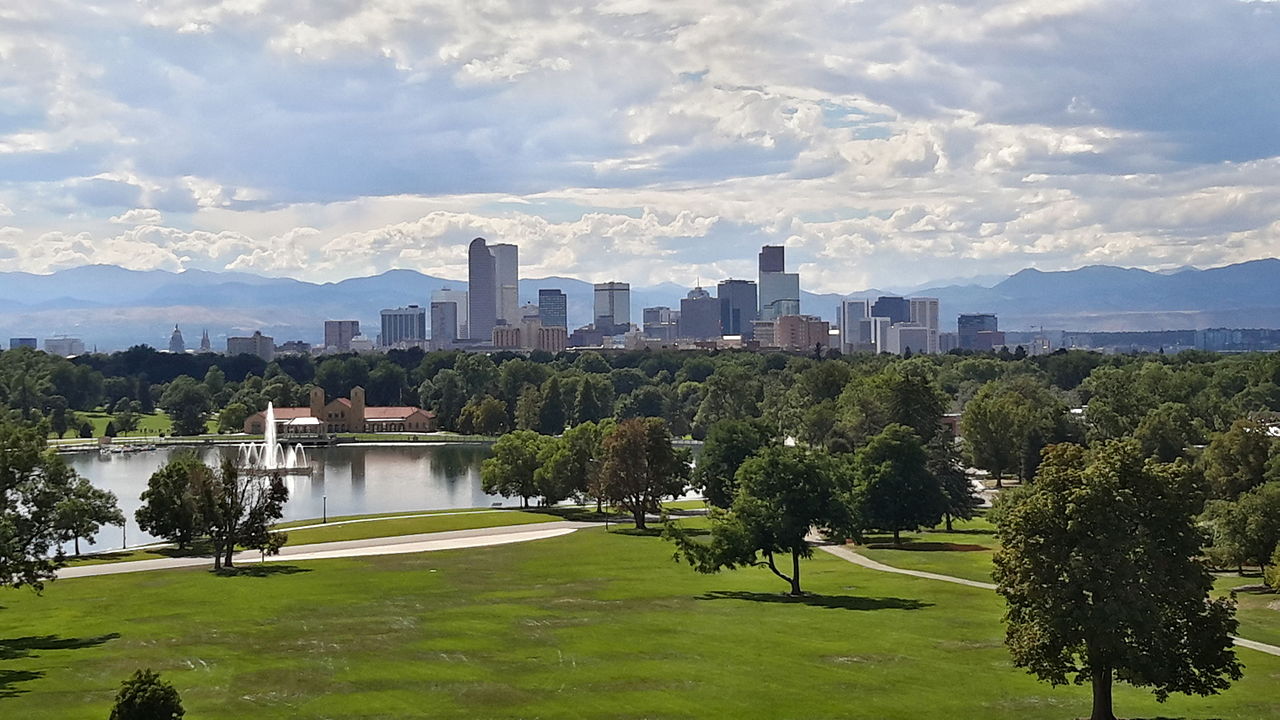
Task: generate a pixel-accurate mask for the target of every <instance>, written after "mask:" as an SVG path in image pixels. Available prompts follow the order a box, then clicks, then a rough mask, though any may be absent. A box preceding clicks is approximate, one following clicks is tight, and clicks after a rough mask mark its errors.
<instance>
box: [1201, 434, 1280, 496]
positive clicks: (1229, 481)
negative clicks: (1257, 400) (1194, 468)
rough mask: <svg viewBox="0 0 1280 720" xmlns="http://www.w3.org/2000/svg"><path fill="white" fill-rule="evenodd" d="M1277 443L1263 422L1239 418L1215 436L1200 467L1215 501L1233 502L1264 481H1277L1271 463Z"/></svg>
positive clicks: (1274, 469)
mask: <svg viewBox="0 0 1280 720" xmlns="http://www.w3.org/2000/svg"><path fill="white" fill-rule="evenodd" d="M1274 452H1276V440H1275V438H1273V437H1272V436H1271V434H1270V432H1269V428H1268V427H1267V426H1266V425H1263V424H1262V423H1258V422H1254V421H1252V420H1246V419H1241V420H1237V421H1236V422H1234V423H1232V424H1231V428H1230V429H1228V430H1227V431H1226V432H1223V433H1217V434H1216V435H1214V436H1213V439H1212V440H1210V441H1209V446H1208V447H1207V448H1205V450H1204V453H1203V454H1202V455H1201V456H1200V467H1201V470H1202V471H1203V472H1204V477H1205V479H1206V480H1208V481H1209V489H1210V491H1211V492H1212V493H1213V496H1214V497H1216V498H1221V499H1224V500H1232V499H1234V498H1236V497H1238V496H1239V495H1240V493H1243V492H1247V491H1248V490H1251V489H1253V488H1255V487H1257V486H1259V485H1261V484H1262V483H1264V482H1266V481H1267V480H1280V474H1277V469H1278V468H1277V465H1276V464H1274V463H1271V457H1272V454H1273V453H1274Z"/></svg>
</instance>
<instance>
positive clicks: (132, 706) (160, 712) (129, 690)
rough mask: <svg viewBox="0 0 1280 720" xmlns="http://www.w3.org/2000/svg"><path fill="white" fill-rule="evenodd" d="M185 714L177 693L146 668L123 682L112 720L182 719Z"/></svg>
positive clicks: (112, 712)
mask: <svg viewBox="0 0 1280 720" xmlns="http://www.w3.org/2000/svg"><path fill="white" fill-rule="evenodd" d="M185 714H186V711H185V710H183V709H182V698H180V697H179V696H178V691H177V690H176V689H174V687H173V685H170V684H169V683H167V682H165V681H163V680H161V679H160V675H159V674H157V673H154V672H152V671H151V669H150V668H147V669H145V670H136V671H134V673H133V676H132V677H130V678H129V679H128V680H125V681H124V683H123V684H122V686H121V688H120V692H119V693H117V694H116V704H115V706H114V707H112V708H111V718H110V720H181V719H182V717H183V715H185Z"/></svg>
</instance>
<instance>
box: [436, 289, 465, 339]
mask: <svg viewBox="0 0 1280 720" xmlns="http://www.w3.org/2000/svg"><path fill="white" fill-rule="evenodd" d="M431 302H432V303H438V302H441V303H453V304H454V306H455V307H457V308H458V317H457V320H455V321H454V329H453V337H454V339H455V340H459V339H465V338H468V337H471V335H470V332H469V330H470V329H469V328H468V323H467V291H466V290H450V289H449V288H448V287H442V288H440V289H439V290H436V291H434V292H432V293H431ZM435 334H436V326H435V323H434V321H433V322H432V324H431V336H432V337H435Z"/></svg>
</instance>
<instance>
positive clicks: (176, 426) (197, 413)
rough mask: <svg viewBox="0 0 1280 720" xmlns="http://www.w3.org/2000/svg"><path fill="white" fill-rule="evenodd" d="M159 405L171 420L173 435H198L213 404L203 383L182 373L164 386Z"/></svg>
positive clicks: (201, 431) (202, 430)
mask: <svg viewBox="0 0 1280 720" xmlns="http://www.w3.org/2000/svg"><path fill="white" fill-rule="evenodd" d="M160 407H161V408H162V409H163V410H164V411H165V413H166V414H167V415H168V416H169V417H170V419H172V420H173V434H174V435H200V434H203V433H204V432H205V425H204V423H205V419H206V418H207V417H208V415H209V411H210V410H211V409H212V407H213V405H212V398H211V397H210V395H209V388H207V387H205V385H204V383H202V382H199V381H197V380H196V379H195V378H192V377H189V376H187V375H182V376H180V377H178V378H177V379H175V380H174V381H173V382H171V383H169V386H168V387H166V388H165V390H164V394H163V395H161V396H160Z"/></svg>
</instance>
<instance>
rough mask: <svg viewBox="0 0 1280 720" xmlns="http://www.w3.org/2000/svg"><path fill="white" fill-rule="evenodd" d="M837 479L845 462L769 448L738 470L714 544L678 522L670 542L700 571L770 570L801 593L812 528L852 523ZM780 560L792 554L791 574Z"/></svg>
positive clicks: (834, 529) (669, 532) (670, 529)
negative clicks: (702, 540) (691, 533)
mask: <svg viewBox="0 0 1280 720" xmlns="http://www.w3.org/2000/svg"><path fill="white" fill-rule="evenodd" d="M838 473H839V470H838V463H837V462H836V461H835V460H834V459H833V458H832V457H831V456H829V455H826V454H824V453H821V452H819V451H812V450H805V449H800V448H794V447H782V446H771V447H766V448H764V449H762V450H760V452H759V453H758V454H757V455H755V456H753V457H751V458H749V459H747V460H746V461H745V462H743V463H742V466H741V468H739V470H738V472H737V493H736V494H735V495H734V497H733V503H732V504H731V505H730V506H729V509H728V510H727V511H725V510H719V509H712V512H711V539H710V542H707V543H700V542H696V541H694V540H692V539H691V538H690V537H689V536H688V535H686V534H685V533H684V532H682V531H681V530H680V528H679V527H677V526H675V525H673V524H671V523H667V525H666V530H665V532H664V536H665V537H667V538H668V539H670V540H672V541H673V542H675V543H676V547H677V553H678V554H677V557H681V556H683V557H684V559H685V560H686V561H687V562H688V563H689V564H690V565H692V566H693V567H694V569H696V570H697V571H699V572H703V573H714V572H718V571H719V570H721V569H726V568H727V569H734V568H737V567H746V566H765V567H768V568H769V570H770V571H771V572H772V573H773V574H774V575H777V576H778V577H779V578H782V580H784V581H786V582H787V584H788V585H789V586H790V590H791V595H793V596H798V595H801V594H803V593H802V590H801V586H800V560H801V558H808V557H811V556H812V555H813V547H812V546H811V545H810V544H809V542H808V540H806V537H807V536H808V534H809V532H810V530H811V529H812V528H814V527H819V528H824V529H826V530H828V531H829V532H831V533H839V532H841V531H842V530H843V529H844V528H846V527H847V526H848V524H849V516H848V510H847V507H846V506H845V505H844V503H843V502H842V501H841V499H840V496H839V495H840V494H839V491H838V486H837V475H838ZM775 555H790V556H791V569H790V575H788V574H787V573H785V572H783V571H782V570H780V569H779V568H778V565H777V563H776V562H775V559H774V556H775ZM761 556H763V558H764V560H763V562H762V561H761V560H760V557H761Z"/></svg>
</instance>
